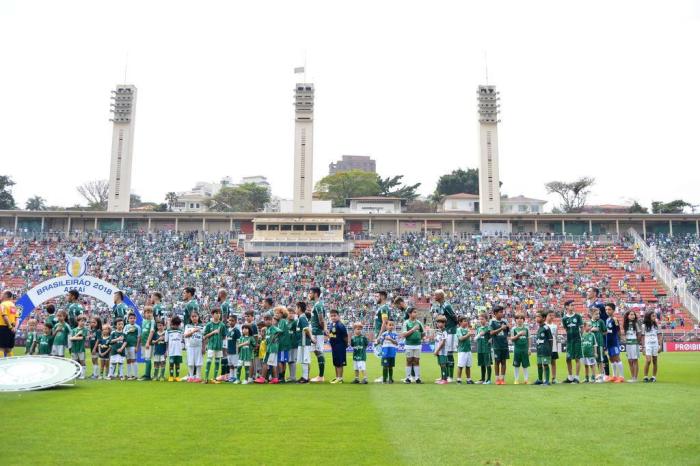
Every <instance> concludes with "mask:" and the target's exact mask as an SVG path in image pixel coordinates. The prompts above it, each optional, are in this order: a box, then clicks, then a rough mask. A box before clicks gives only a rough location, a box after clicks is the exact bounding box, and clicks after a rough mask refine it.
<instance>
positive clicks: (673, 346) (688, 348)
mask: <svg viewBox="0 0 700 466" xmlns="http://www.w3.org/2000/svg"><path fill="white" fill-rule="evenodd" d="M664 351H668V352H672V353H673V352H683V353H688V352H694V351H700V341H686V342H677V341H667V342H666V343H664Z"/></svg>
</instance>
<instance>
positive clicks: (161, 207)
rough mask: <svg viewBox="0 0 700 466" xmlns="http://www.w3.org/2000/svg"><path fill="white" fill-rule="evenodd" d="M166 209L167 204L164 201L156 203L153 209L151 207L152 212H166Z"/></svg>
mask: <svg viewBox="0 0 700 466" xmlns="http://www.w3.org/2000/svg"><path fill="white" fill-rule="evenodd" d="M167 211H168V204H166V203H165V202H163V203H161V204H158V205H157V206H156V208H155V209H153V212H167Z"/></svg>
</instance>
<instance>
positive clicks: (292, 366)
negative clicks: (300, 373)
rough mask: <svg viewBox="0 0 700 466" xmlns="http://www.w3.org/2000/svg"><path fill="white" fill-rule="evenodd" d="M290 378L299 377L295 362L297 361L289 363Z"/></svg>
mask: <svg viewBox="0 0 700 466" xmlns="http://www.w3.org/2000/svg"><path fill="white" fill-rule="evenodd" d="M289 378H291V379H296V378H297V363H295V362H290V363H289Z"/></svg>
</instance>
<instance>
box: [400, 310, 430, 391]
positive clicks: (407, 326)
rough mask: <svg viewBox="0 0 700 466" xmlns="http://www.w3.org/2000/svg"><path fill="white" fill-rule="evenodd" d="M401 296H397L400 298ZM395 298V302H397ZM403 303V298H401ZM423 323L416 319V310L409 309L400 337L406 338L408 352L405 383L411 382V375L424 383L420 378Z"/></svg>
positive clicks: (406, 351) (417, 381) (415, 380)
mask: <svg viewBox="0 0 700 466" xmlns="http://www.w3.org/2000/svg"><path fill="white" fill-rule="evenodd" d="M399 299H401V298H396V300H399ZM396 300H394V303H396ZM401 304H403V300H402V299H401ZM423 333H424V329H423V324H421V323H420V322H419V321H418V320H417V319H416V310H415V309H409V310H408V319H407V320H404V321H403V327H402V328H401V334H400V337H401V338H403V339H405V340H406V341H405V353H406V378H405V379H404V383H411V377H414V378H413V381H414V382H415V383H423V382H422V381H421V379H420V353H421V346H422V345H423Z"/></svg>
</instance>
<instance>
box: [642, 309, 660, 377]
mask: <svg viewBox="0 0 700 466" xmlns="http://www.w3.org/2000/svg"><path fill="white" fill-rule="evenodd" d="M642 346H643V347H644V356H645V357H646V361H645V362H644V382H656V371H657V369H658V356H659V324H658V323H657V322H656V313H655V312H654V311H647V312H646V314H644V324H643V325H642ZM651 364H653V365H654V369H653V372H652V374H653V375H652V376H651V378H649V366H650V365H651Z"/></svg>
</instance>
